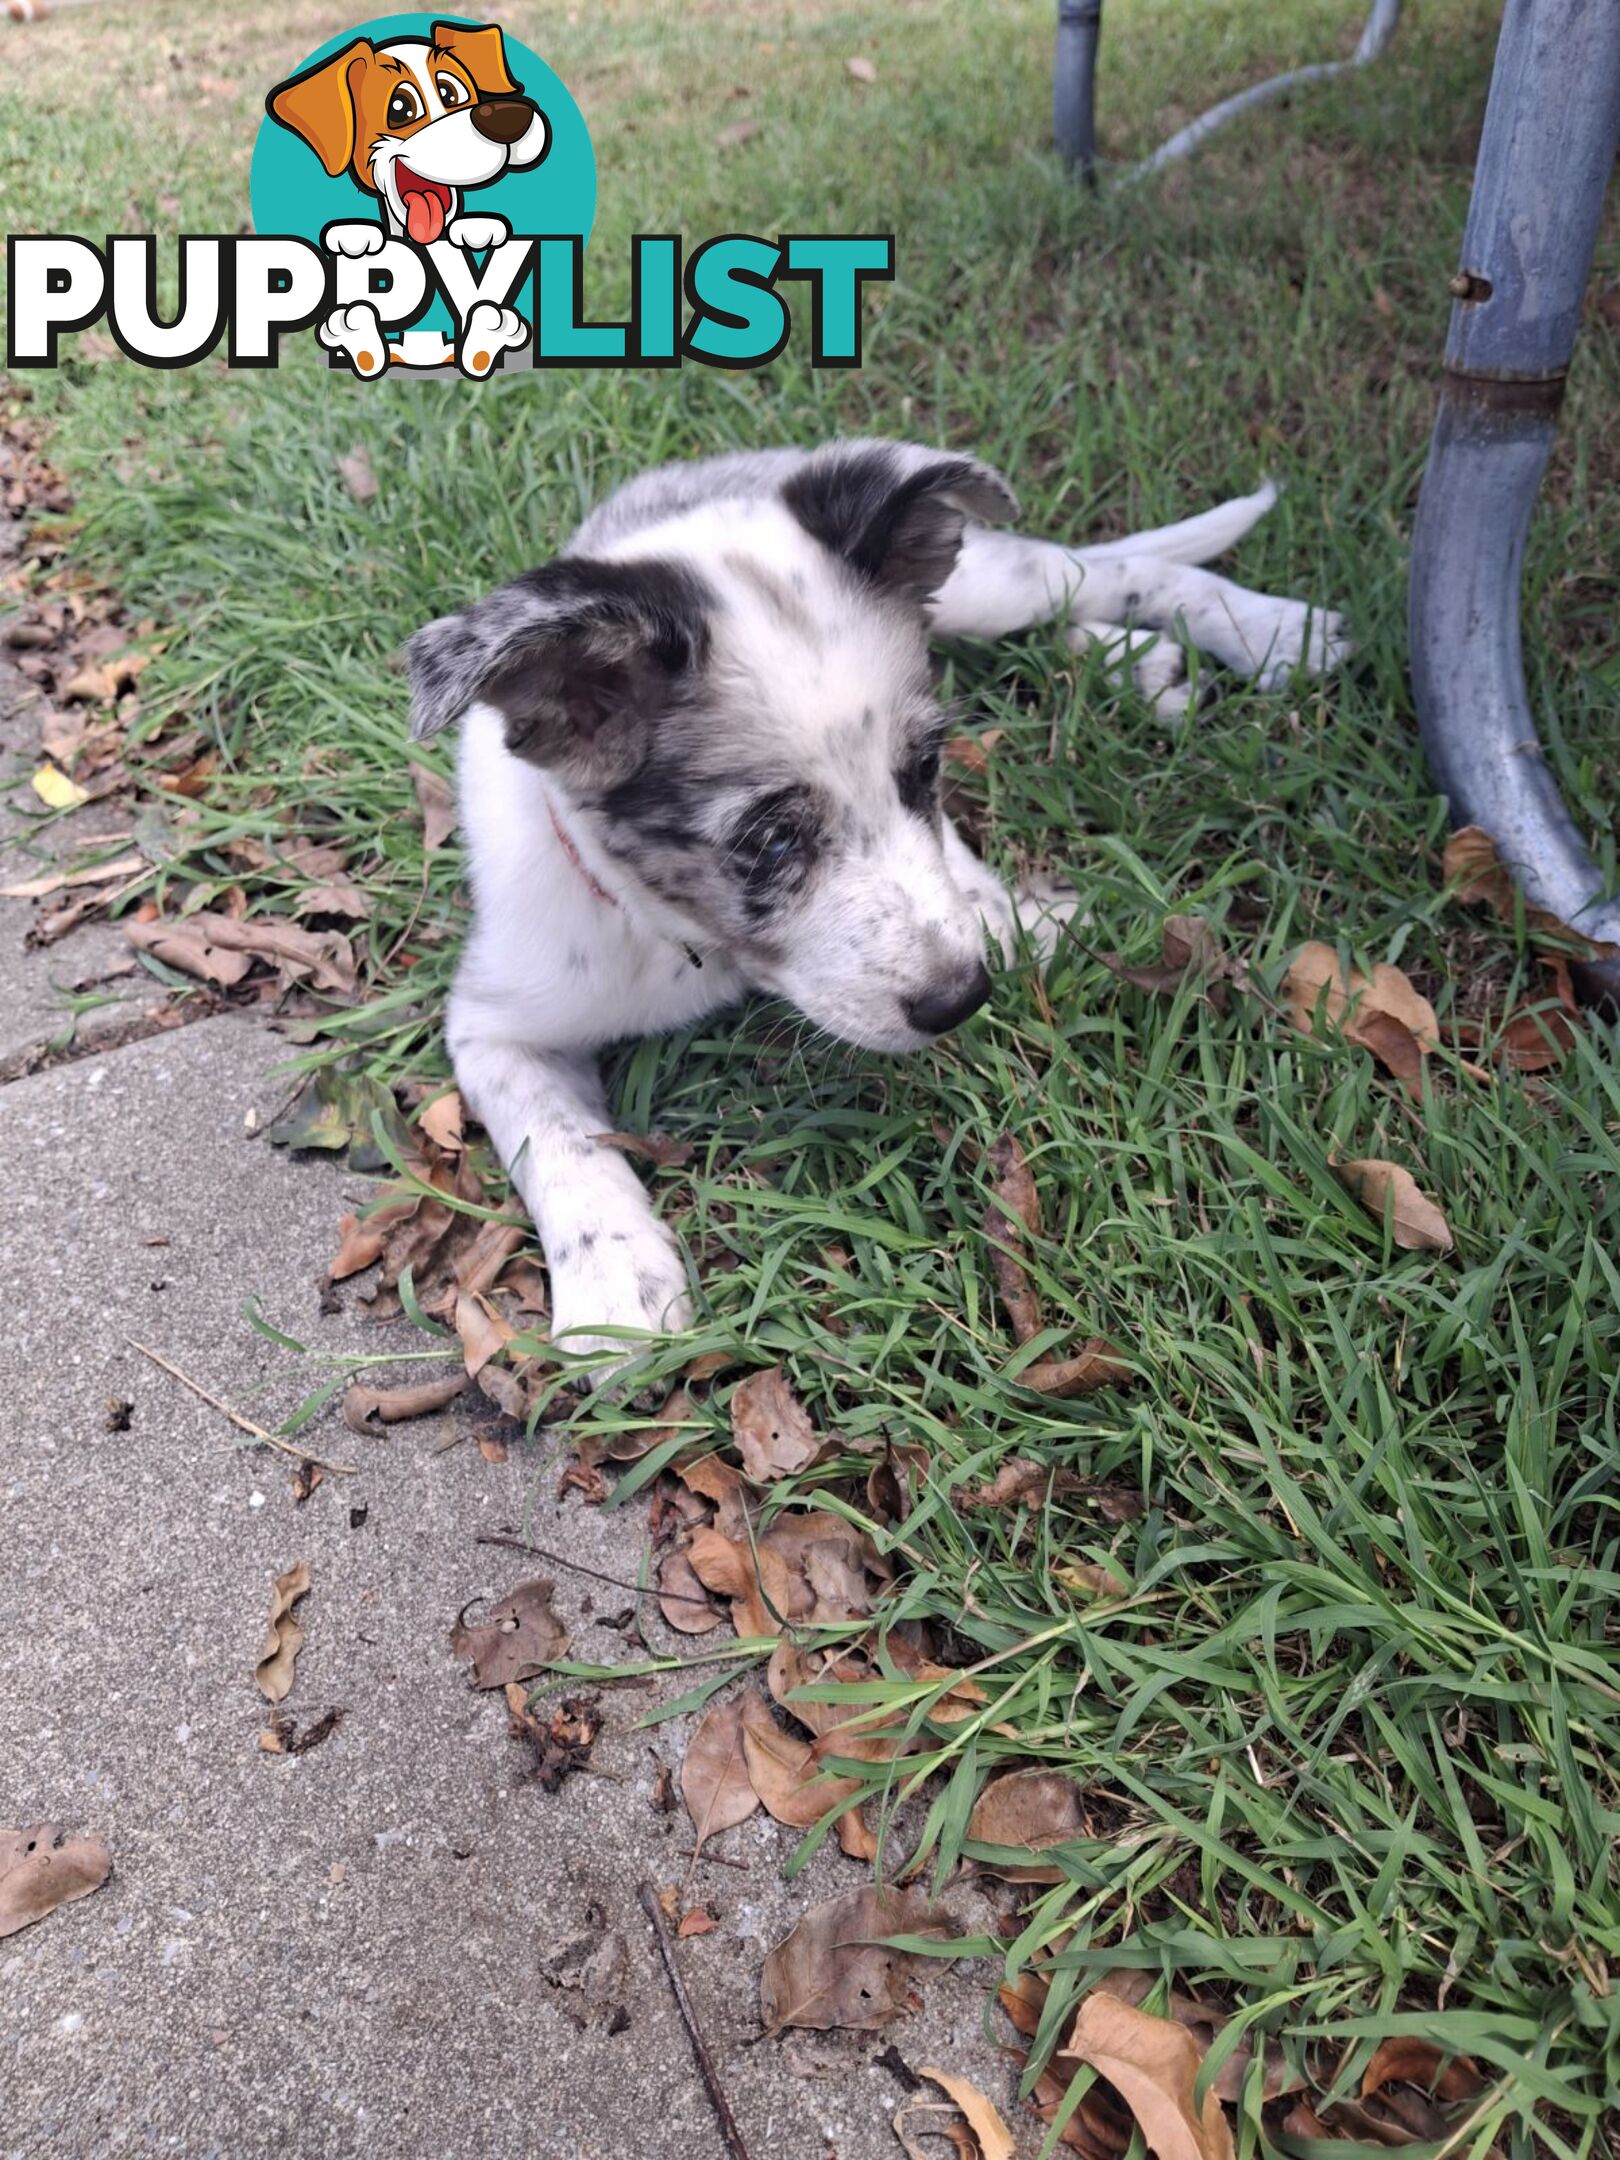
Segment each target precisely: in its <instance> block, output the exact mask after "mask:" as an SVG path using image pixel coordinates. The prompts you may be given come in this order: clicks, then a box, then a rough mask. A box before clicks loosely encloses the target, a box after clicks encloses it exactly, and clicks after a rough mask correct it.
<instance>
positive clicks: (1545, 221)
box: [1409, 0, 1620, 999]
mask: <svg viewBox="0 0 1620 2160" xmlns="http://www.w3.org/2000/svg"><path fill="white" fill-rule="evenodd" d="M1617 145H1620V0H1507V4H1506V8H1505V11H1504V14H1503V18H1502V31H1501V38H1500V41H1499V43H1498V45H1497V50H1496V67H1495V71H1494V73H1493V74H1492V77H1491V92H1490V100H1489V103H1488V105H1487V108H1486V113H1485V130H1484V134H1483V136H1482V137H1481V140H1480V146H1479V162H1478V165H1477V167H1476V169H1475V174H1474V193H1473V201H1472V204H1471V206H1470V209H1469V213H1468V224H1467V229H1466V231H1465V232H1464V235H1463V251H1462V263H1461V266H1460V268H1459V270H1458V272H1457V275H1456V277H1455V278H1454V279H1453V281H1452V288H1451V289H1452V292H1453V294H1454V295H1455V296H1456V298H1455V305H1454V306H1453V308H1452V312H1451V331H1450V336H1449V337H1448V339H1447V341H1446V360H1445V374H1444V376H1443V378H1442V383H1441V391H1440V410H1439V416H1438V418H1437V419H1436V422H1435V428H1434V438H1433V442H1432V444H1431V446H1430V450H1429V463H1428V470H1427V471H1426V473H1425V475H1424V480H1423V491H1422V494H1421V496H1420V498H1419V502H1418V513H1417V522H1416V526H1415V528H1414V531H1413V535H1412V575H1411V591H1410V598H1409V627H1410V636H1411V649H1412V686H1413V690H1414V693H1415V695H1416V699H1417V709H1418V720H1419V724H1420V726H1421V728H1422V733H1423V747H1424V749H1425V751H1426V752H1427V755H1428V760H1429V766H1430V770H1431V771H1432V772H1433V774H1434V777H1435V781H1436V783H1437V785H1438V786H1439V787H1440V789H1441V790H1442V792H1443V793H1444V794H1445V796H1446V798H1447V800H1448V802H1449V803H1450V806H1451V816H1452V822H1453V824H1454V825H1481V826H1483V827H1484V828H1485V830H1486V831H1487V832H1488V833H1489V834H1490V835H1491V837H1492V838H1493V839H1494V840H1495V842H1496V845H1497V850H1498V853H1499V854H1500V855H1501V856H1502V859H1503V860H1504V861H1505V862H1506V863H1508V864H1509V865H1511V866H1512V868H1513V870H1514V873H1515V875H1516V876H1517V877H1518V879H1519V882H1520V884H1521V886H1522V887H1523V889H1524V893H1525V896H1526V898H1527V899H1528V900H1530V901H1531V902H1533V903H1534V904H1535V905H1536V906H1538V907H1542V908H1546V909H1548V910H1549V911H1550V912H1551V913H1552V914H1554V915H1556V916H1557V917H1558V918H1559V920H1560V921H1562V922H1566V923H1568V924H1570V925H1571V927H1572V928H1574V929H1576V930H1578V931H1580V932H1581V933H1582V934H1583V935H1584V936H1586V937H1589V938H1592V939H1594V940H1595V941H1598V942H1600V943H1606V944H1617V945H1620V899H1616V897H1615V896H1614V895H1612V894H1605V891H1604V881H1603V878H1602V876H1601V875H1600V873H1599V871H1598V868H1597V865H1596V864H1595V863H1594V862H1593V860H1592V857H1591V855H1590V854H1589V853H1588V851H1587V849H1586V846H1585V845H1584V843H1583V841H1582V839H1581V836H1580V834H1579V833H1578V832H1577V830H1576V828H1575V825H1574V823H1573V821H1572V819H1571V818H1570V815H1569V812H1568V811H1567V810H1566V809H1565V807H1564V803H1563V799H1562V797H1561V796H1560V794H1559V792H1558V786H1557V783H1556V781H1555V780H1554V779H1553V776H1552V774H1551V773H1550V772H1549V771H1548V769H1547V766H1546V763H1545V761H1544V760H1543V757H1542V753H1541V744H1540V742H1539V740H1538V738H1537V735H1536V727H1535V722H1534V720H1533V719H1532V717H1531V713H1530V705H1529V699H1528V696H1527V694H1526V690H1525V681H1524V659H1523V653H1522V649H1521V645H1520V636H1519V586H1520V575H1521V572H1522V569H1523V564H1524V544H1525V535H1526V533H1527V531H1528V529H1529V525H1530V516H1531V512H1532V511H1533V509H1534V507H1535V501H1536V495H1537V493H1538V491H1539V489H1540V486H1541V479H1542V474H1543V473H1544V471H1545V470H1546V465H1547V458H1548V455H1549V453H1550V451H1551V449H1552V444H1553V437H1554V434H1555V432H1556V426H1557V413H1558V407H1559V403H1560V400H1561V399H1562V396H1563V391H1564V376H1565V371H1566V369H1567V368H1568V365H1569V359H1570V354H1571V353H1572V351H1573V350H1574V345H1575V332H1576V328H1577V325H1578V323H1579V320H1580V309H1581V296H1582V293H1583V292H1584V290H1585V287H1586V281H1587V278H1588V276H1589V275H1590V273H1591V268H1592V255H1593V250H1594V248H1595V246H1596V243H1597V232H1598V224H1599V220H1600V218H1601V216H1602V211H1603V198H1604V192H1605V189H1606V187H1607V184H1608V178H1609V174H1610V172H1611V170H1612V169H1613V166H1614V160H1615V152H1616V148H1617ZM1582 975H1583V986H1584V988H1585V989H1586V991H1587V992H1588V994H1589V995H1592V996H1602V997H1606V998H1609V999H1620V960H1610V959H1601V958H1600V959H1598V960H1596V961H1594V962H1593V964H1592V965H1591V966H1590V967H1587V968H1585V969H1583V970H1582Z"/></svg>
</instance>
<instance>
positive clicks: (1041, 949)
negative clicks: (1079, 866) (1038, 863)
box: [1013, 871, 1086, 960]
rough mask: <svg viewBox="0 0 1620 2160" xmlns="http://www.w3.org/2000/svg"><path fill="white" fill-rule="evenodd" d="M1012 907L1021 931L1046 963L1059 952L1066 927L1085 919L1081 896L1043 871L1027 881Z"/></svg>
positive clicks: (1020, 888)
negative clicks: (1064, 927)
mask: <svg viewBox="0 0 1620 2160" xmlns="http://www.w3.org/2000/svg"><path fill="white" fill-rule="evenodd" d="M1013 905H1014V907H1015V908H1016V909H1017V913H1018V926H1019V928H1020V929H1021V930H1023V931H1025V932H1026V933H1027V934H1028V937H1029V940H1030V943H1031V944H1032V945H1033V946H1034V947H1035V950H1036V952H1037V953H1039V955H1040V956H1041V958H1042V959H1043V960H1050V959H1051V957H1052V955H1053V953H1055V952H1056V951H1057V949H1058V946H1059V944H1060V943H1061V942H1062V938H1063V926H1064V924H1065V923H1068V922H1073V921H1075V920H1076V919H1077V918H1078V920H1079V921H1081V922H1084V921H1085V919H1086V918H1085V917H1084V916H1083V915H1082V914H1081V913H1080V895H1079V893H1078V892H1076V890H1075V888H1074V887H1073V886H1072V885H1071V884H1070V883H1069V881H1068V879H1067V878H1061V877H1055V876H1053V875H1051V874H1050V873H1048V872H1044V871H1032V872H1031V873H1030V875H1029V876H1028V877H1027V878H1025V879H1024V881H1023V883H1022V884H1021V885H1020V886H1019V888H1018V890H1017V892H1016V893H1015V894H1014V895H1013Z"/></svg>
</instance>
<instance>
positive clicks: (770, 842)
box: [759, 821, 799, 870]
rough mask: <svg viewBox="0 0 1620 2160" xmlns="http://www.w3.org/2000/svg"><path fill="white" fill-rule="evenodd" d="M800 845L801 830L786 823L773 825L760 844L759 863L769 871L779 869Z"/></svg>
mask: <svg viewBox="0 0 1620 2160" xmlns="http://www.w3.org/2000/svg"><path fill="white" fill-rule="evenodd" d="M798 844H799V828H798V827H797V826H796V825H789V824H787V823H786V822H785V821H783V822H779V823H778V824H775V825H772V826H771V827H770V828H769V830H768V831H767V832H766V834H765V836H764V838H763V839H762V840H761V841H760V844H759V861H760V863H761V864H762V865H763V866H764V867H765V868H767V869H771V870H775V869H778V868H779V867H780V866H781V865H782V864H783V863H785V862H786V861H787V859H788V857H789V856H790V855H791V854H792V853H793V850H794V849H795V848H796V847H797V846H798Z"/></svg>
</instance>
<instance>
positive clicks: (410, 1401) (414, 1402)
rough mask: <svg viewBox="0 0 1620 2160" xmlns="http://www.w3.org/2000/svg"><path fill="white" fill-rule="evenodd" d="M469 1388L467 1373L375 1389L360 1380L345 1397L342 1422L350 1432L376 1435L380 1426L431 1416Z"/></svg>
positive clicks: (348, 1389) (350, 1388) (401, 1423)
mask: <svg viewBox="0 0 1620 2160" xmlns="http://www.w3.org/2000/svg"><path fill="white" fill-rule="evenodd" d="M466 1385H467V1375H466V1374H465V1373H464V1372H455V1373H446V1374H445V1375H444V1377H443V1378H442V1379H439V1380H418V1381H416V1382H415V1383H414V1384H413V1385H412V1386H410V1387H396V1388H374V1387H366V1386H364V1385H362V1384H361V1383H360V1382H359V1381H355V1382H353V1383H351V1385H350V1386H349V1387H347V1388H346V1389H345V1390H344V1394H343V1422H344V1424H345V1425H347V1426H348V1428H349V1430H350V1431H351V1432H357V1433H367V1432H375V1431H376V1430H377V1428H378V1426H379V1425H403V1424H405V1423H407V1421H408V1420H409V1419H411V1418H419V1417H431V1415H432V1414H433V1412H434V1411H435V1410H442V1409H443V1408H444V1406H445V1404H446V1403H451V1402H454V1401H455V1399H456V1397H457V1396H458V1395H459V1394H461V1393H462V1392H463V1390H464V1389H465V1388H466Z"/></svg>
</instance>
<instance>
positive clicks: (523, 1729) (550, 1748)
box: [503, 1680, 602, 1792]
mask: <svg viewBox="0 0 1620 2160" xmlns="http://www.w3.org/2000/svg"><path fill="white" fill-rule="evenodd" d="M503 1693H504V1695H505V1698H506V1710H507V1730H508V1731H509V1732H510V1733H511V1735H512V1738H513V1739H514V1740H521V1741H522V1742H523V1743H524V1745H525V1746H526V1747H527V1748H528V1750H529V1762H528V1768H527V1772H526V1774H527V1775H528V1776H529V1777H531V1778H533V1779H535V1780H536V1782H537V1783H538V1784H539V1785H540V1787H541V1789H542V1790H543V1791H545V1792H555V1791H556V1790H557V1788H558V1786H559V1785H560V1784H561V1783H562V1781H563V1779H564V1778H566V1777H572V1776H573V1774H574V1772H575V1771H576V1770H582V1769H584V1767H585V1765H586V1764H587V1763H588V1762H589V1761H590V1756H591V1750H592V1748H593V1747H595V1745H596V1742H597V1739H598V1736H599V1735H600V1733H601V1730H602V1716H601V1709H600V1706H599V1704H598V1701H597V1698H596V1697H595V1696H594V1695H565V1696H563V1698H562V1699H561V1701H560V1702H555V1703H552V1704H550V1705H549V1706H548V1707H547V1708H546V1709H544V1710H543V1711H541V1712H539V1713H538V1714H537V1713H536V1712H535V1711H533V1710H531V1709H530V1708H529V1696H528V1690H527V1689H526V1688H525V1687H523V1686H522V1685H521V1684H520V1683H519V1682H518V1681H516V1680H509V1681H507V1683H506V1686H505V1688H504V1690H503Z"/></svg>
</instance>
